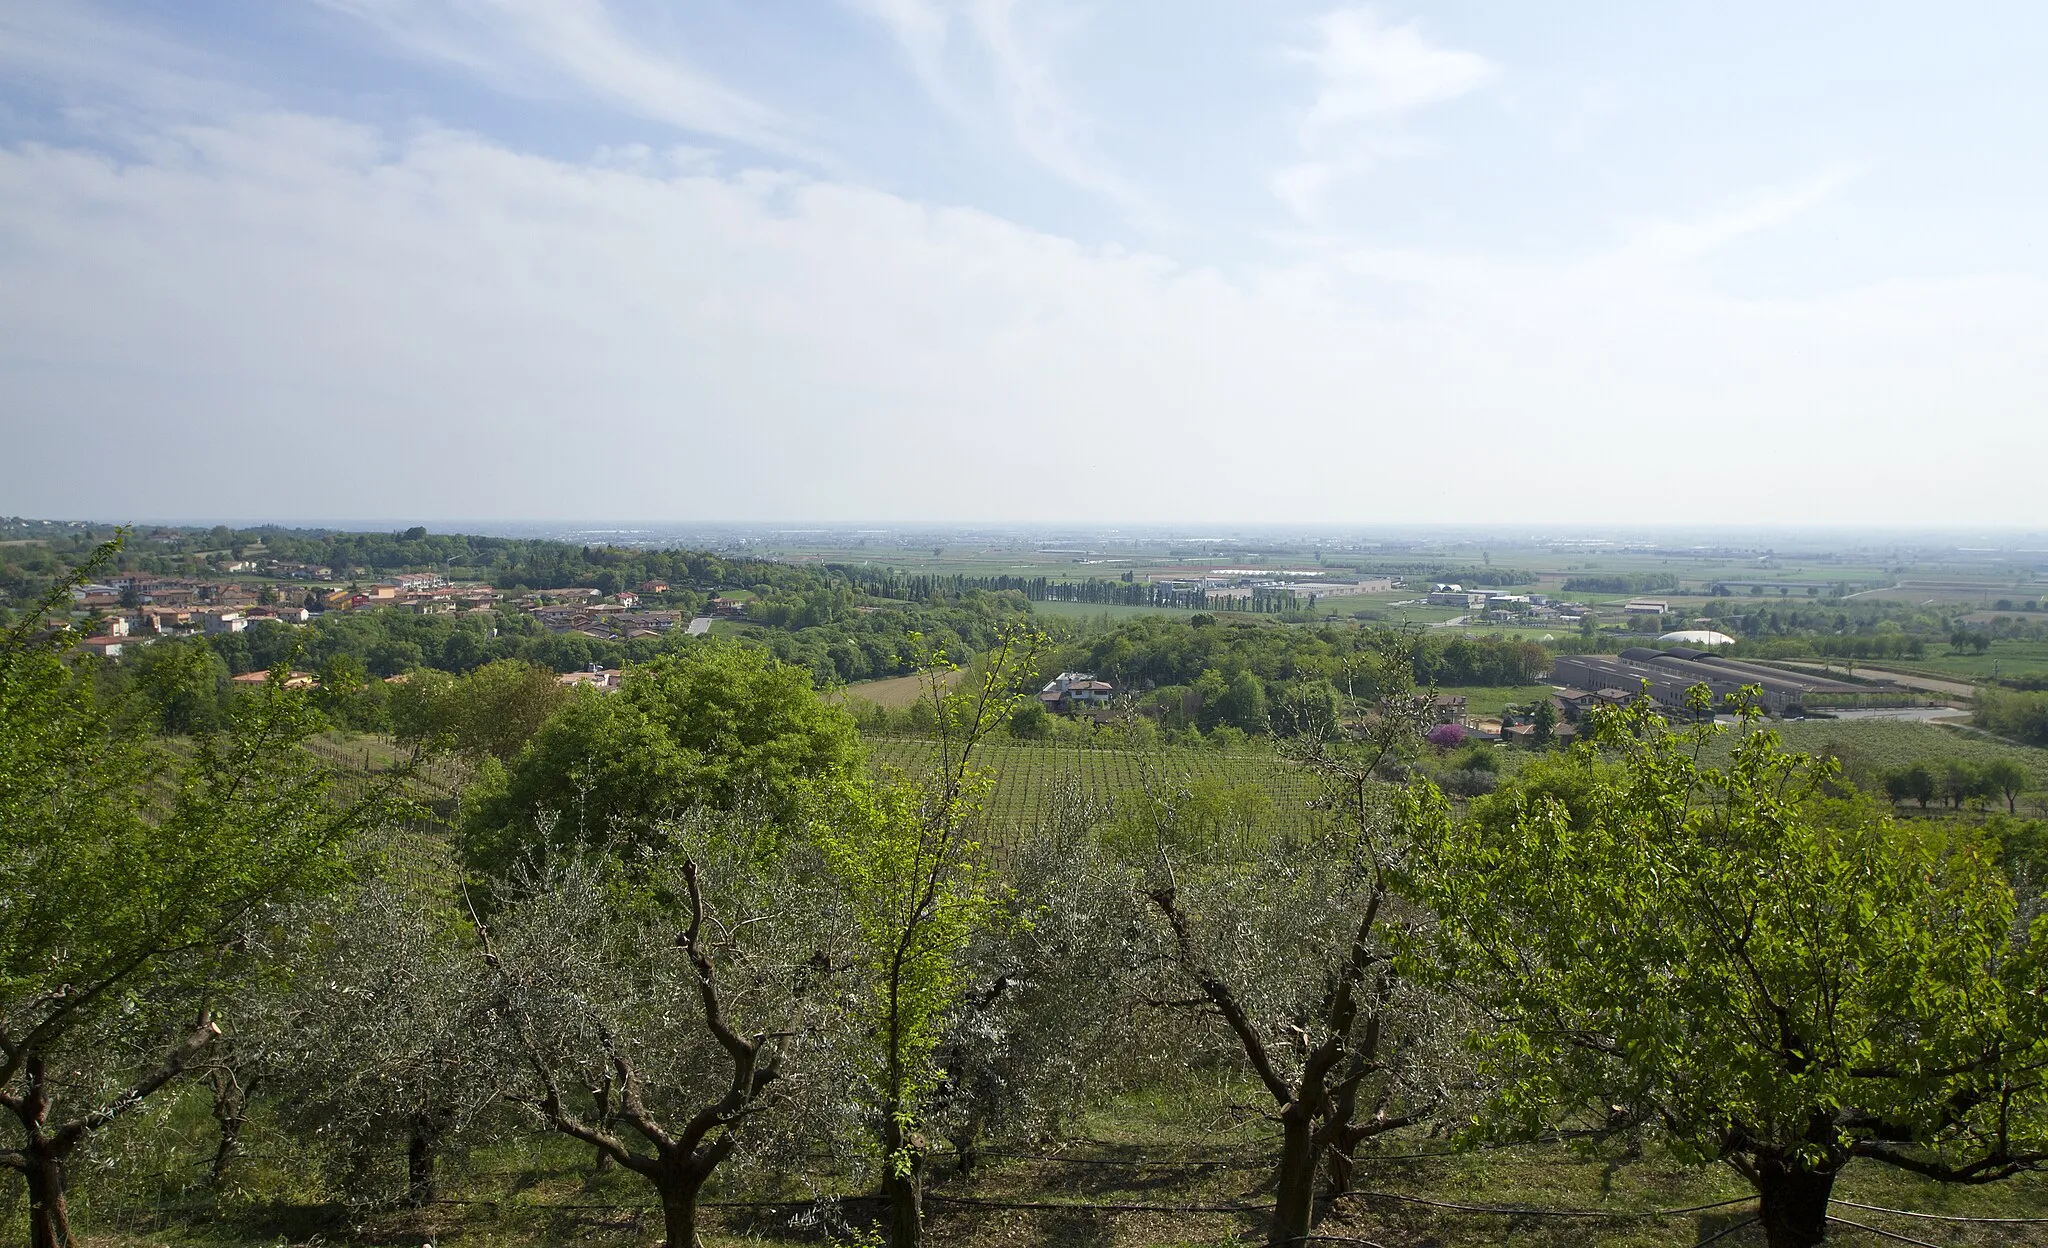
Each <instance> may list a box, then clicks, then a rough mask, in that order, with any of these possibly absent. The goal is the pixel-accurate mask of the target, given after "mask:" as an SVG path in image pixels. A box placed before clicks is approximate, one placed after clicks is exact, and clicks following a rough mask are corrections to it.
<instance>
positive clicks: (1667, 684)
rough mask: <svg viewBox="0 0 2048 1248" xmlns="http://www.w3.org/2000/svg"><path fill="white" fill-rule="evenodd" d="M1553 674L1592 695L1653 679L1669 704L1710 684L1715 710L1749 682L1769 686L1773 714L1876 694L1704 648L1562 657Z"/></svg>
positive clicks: (1633, 688) (1653, 687) (1766, 696)
mask: <svg viewBox="0 0 2048 1248" xmlns="http://www.w3.org/2000/svg"><path fill="white" fill-rule="evenodd" d="M1550 678H1551V680H1553V681H1555V682H1556V683H1558V684H1560V685H1569V686H1571V687H1572V688H1574V689H1584V690H1586V691H1587V692H1589V693H1598V692H1600V691H1601V690H1604V689H1619V690H1621V691H1622V692H1623V693H1636V692H1638V691H1640V690H1641V689H1642V688H1643V684H1644V682H1645V681H1647V682H1648V683H1649V694H1650V698H1651V700H1652V701H1654V702H1656V703H1657V705H1659V706H1662V707H1667V708H1678V707H1683V706H1684V705H1685V691H1686V690H1688V689H1690V688H1692V687H1693V686H1694V685H1705V686H1707V688H1709V689H1711V690H1712V691H1713V693H1714V709H1715V710H1717V711H1718V710H1720V709H1721V707H1722V702H1721V699H1722V697H1723V696H1724V695H1726V694H1730V693H1734V692H1736V691H1737V690H1739V689H1741V688H1742V687H1743V686H1744V685H1756V686H1758V687H1759V688H1761V689H1762V690H1763V698H1762V705H1763V708H1764V709H1765V710H1766V711H1769V712H1770V713H1771V714H1773V715H1783V714H1785V713H1786V712H1788V711H1790V712H1791V713H1793V714H1798V713H1799V712H1800V710H1801V709H1802V708H1803V707H1804V706H1805V705H1806V703H1807V700H1808V699H1809V698H1810V697H1813V696H1815V695H1828V696H1827V697H1826V700H1828V701H1834V700H1837V698H1839V697H1840V695H1851V696H1852V697H1853V696H1854V695H1859V694H1868V693H1871V692H1872V690H1871V688H1870V686H1868V685H1852V684H1849V683H1848V682H1846V681H1840V680H1825V679H1821V678H1818V677H1806V676H1799V675H1795V674H1794V673H1791V672H1788V671H1784V670H1783V669H1780V668H1775V667H1765V666H1763V665H1762V664H1759V663H1744V662H1743V661H1741V660H1740V659H1724V658H1722V657H1720V656H1719V655H1714V654H1707V653H1705V652H1703V651H1699V650H1649V649H1645V648H1643V647H1641V646H1637V647H1634V648H1632V649H1628V650H1624V651H1622V652H1621V653H1620V654H1616V655H1607V654H1561V655H1558V656H1557V659H1556V661H1555V662H1554V664H1553V665H1552V667H1551V677H1550Z"/></svg>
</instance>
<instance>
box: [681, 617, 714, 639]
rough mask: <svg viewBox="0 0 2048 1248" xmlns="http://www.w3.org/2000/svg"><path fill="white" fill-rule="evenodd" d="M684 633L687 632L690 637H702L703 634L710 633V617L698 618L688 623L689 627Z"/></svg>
mask: <svg viewBox="0 0 2048 1248" xmlns="http://www.w3.org/2000/svg"><path fill="white" fill-rule="evenodd" d="M685 631H687V632H688V633H689V634H690V636H692V637H702V636H703V635H704V634H706V633H708V632H710V631H711V617H710V616H708V615H700V616H698V617H697V618H696V619H694V620H691V621H690V627H689V628H688V629H687V630H685Z"/></svg>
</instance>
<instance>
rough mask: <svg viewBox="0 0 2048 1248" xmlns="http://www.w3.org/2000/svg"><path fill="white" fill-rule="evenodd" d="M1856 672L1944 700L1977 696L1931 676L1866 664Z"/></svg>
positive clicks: (1808, 666) (1794, 663)
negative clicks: (1879, 677) (1934, 694)
mask: <svg viewBox="0 0 2048 1248" xmlns="http://www.w3.org/2000/svg"><path fill="white" fill-rule="evenodd" d="M1782 662H1783V664H1784V666H1786V667H1797V668H1802V669H1804V670H1806V671H1809V672H1820V673H1822V674H1823V675H1825V674H1827V673H1828V672H1829V670H1830V669H1829V668H1826V667H1824V666H1822V665H1821V664H1819V663H1805V662H1801V661H1799V660H1796V659H1786V660H1782ZM1856 670H1857V673H1858V674H1859V675H1865V676H1882V677H1883V678H1884V679H1886V680H1888V681H1890V682H1891V683H1892V684H1895V685H1897V686H1898V687H1899V688H1901V689H1918V690H1920V691H1921V692H1922V693H1936V694H1940V695H1941V696H1942V697H1945V698H1975V697H1976V696H1977V686H1975V685H1971V684H1965V683H1963V682H1962V681H1958V680H1937V679H1935V678H1934V677H1932V676H1914V675H1911V674H1910V673H1907V672H1895V671H1892V670H1891V669H1890V668H1885V667H1877V666H1874V665H1872V664H1867V663H1865V664H1858V665H1857V669H1856Z"/></svg>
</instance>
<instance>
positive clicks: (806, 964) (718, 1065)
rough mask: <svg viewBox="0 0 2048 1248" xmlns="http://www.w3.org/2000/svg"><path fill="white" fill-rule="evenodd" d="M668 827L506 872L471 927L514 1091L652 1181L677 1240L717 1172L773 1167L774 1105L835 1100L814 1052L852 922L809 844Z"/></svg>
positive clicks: (825, 1034)
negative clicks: (657, 838) (621, 855)
mask: <svg viewBox="0 0 2048 1248" xmlns="http://www.w3.org/2000/svg"><path fill="white" fill-rule="evenodd" d="M757 833H758V835H757ZM669 839H670V843H671V844H673V845H674V846H675V849H674V850H673V851H672V852H669V853H665V854H663V855H660V856H659V857H649V858H647V859H644V860H640V861H635V862H631V863H623V864H622V863H620V862H619V861H618V860H617V859H613V858H607V857H602V856H594V855H584V856H579V857H577V858H574V859H570V860H566V861H557V862H554V863H550V864H546V865H544V866H541V867H537V868H534V869H531V870H521V871H518V872H515V873H514V875H513V876H512V877H511V878H510V879H508V880H506V881H505V882H503V883H502V884H501V885H500V887H499V888H498V891H497V892H496V894H495V896H494V897H493V898H492V903H493V904H492V906H491V907H490V913H489V915H488V918H487V919H485V920H483V921H482V922H481V923H480V931H481V935H482V939H483V940H484V942H485V944H486V947H487V954H486V958H487V968H486V972H485V974H484V976H483V979H484V981H485V982H486V983H487V984H488V991H489V993H490V997H491V1001H490V1013H491V1020H492V1027H493V1031H492V1039H491V1041H490V1043H491V1044H492V1047H493V1048H494V1049H495V1050H496V1051H497V1052H498V1053H499V1055H500V1058H501V1061H502V1069H501V1072H500V1076H499V1077H500V1078H501V1080H502V1081H503V1082H502V1086H503V1088H504V1091H505V1095H507V1096H508V1097H509V1098H511V1099H512V1100H513V1101H515V1102H516V1103H518V1104H519V1105H520V1106H522V1107H523V1108H524V1109H525V1111H526V1112H527V1114H528V1116H529V1118H530V1120H531V1121H532V1122H533V1124H534V1125H536V1126H538V1127H541V1128H543V1129H551V1130H555V1131H559V1132H561V1133H563V1134H565V1135H568V1136H570V1137H572V1138H575V1139H578V1140H581V1141H583V1142H584V1143H587V1144H590V1145H591V1146H592V1147H593V1148H594V1149H596V1150H597V1152H598V1153H599V1155H600V1156H602V1157H606V1158H609V1160H610V1161H612V1162H614V1163H616V1164H618V1165H620V1166H622V1167H625V1168H626V1169H628V1170H631V1171H633V1172H635V1173H637V1174H639V1175H641V1176H642V1177H644V1178H646V1179H647V1180H648V1181H649V1182H650V1183H652V1184H653V1185H654V1187H655V1189H656V1191H657V1194H658V1195H659V1196H660V1197H661V1200H662V1203H663V1206H664V1212H665V1215H666V1217H667V1225H668V1234H669V1241H670V1243H671V1244H675V1245H678V1246H679V1248H681V1246H686V1245H689V1244H691V1243H692V1242H693V1241H694V1234H695V1217H696V1201H697V1199H698V1195H699V1193H700V1192H701V1190H702V1188H703V1186H704V1184H705V1183H706V1182H707V1181H709V1179H710V1177H711V1175H712V1174H713V1172H715V1171H720V1167H721V1166H724V1165H726V1163H728V1162H730V1163H731V1168H730V1169H729V1170H725V1171H722V1172H721V1173H726V1174H731V1173H734V1172H737V1171H741V1170H744V1169H746V1168H748V1167H750V1166H767V1165H772V1164H773V1159H774V1157H775V1156H776V1153H777V1149H778V1145H784V1144H786V1141H787V1139H788V1135H787V1134H786V1132H782V1133H779V1132H778V1130H777V1126H776V1123H775V1119H776V1118H777V1117H778V1116H779V1115H784V1114H790V1113H793V1112H796V1111H797V1110H799V1109H804V1108H807V1107H808V1106H810V1105H813V1104H815V1103H816V1102H817V1101H818V1100H820V1099H821V1096H822V1099H824V1100H825V1101H827V1102H828V1103H829V1102H830V1101H831V1099H832V1097H831V1096H830V1095H829V1094H823V1093H821V1090H820V1088H819V1087H818V1086H817V1084H816V1082H815V1081H816V1080H817V1079H818V1077H819V1076H820V1075H821V1074H823V1073H825V1072H827V1071H830V1070H831V1069H832V1063H831V1062H830V1061H829V1060H814V1058H819V1059H823V1058H828V1057H829V1053H830V1049H831V1039H832V1036H833V1034H834V1029H835V1027H836V1026H837V1025H838V1022H839V1020H840V1019H841V1018H842V1017H843V1015H844V1012H845V1011H844V1004H843V1002H842V1000H841V999H840V997H841V995H843V994H841V993H840V992H839V991H838V990H837V989H836V987H835V985H834V983H833V978H834V975H833V961H832V956H831V950H832V947H833V941H832V935H833V933H834V932H835V931H836V930H843V921H841V919H840V917H839V915H838V914H837V911H836V910H835V908H834V903H833V900H832V895H831V891H830V890H829V889H827V888H824V887H822V880H821V876H820V872H819V870H818V865H817V862H816V860H815V858H814V856H813V855H811V854H810V853H809V852H808V851H807V849H806V848H805V847H804V846H803V845H802V844H801V843H793V844H782V843H778V841H777V839H776V838H775V837H774V835H773V834H772V833H771V832H767V831H764V830H762V829H760V828H757V827H753V826H749V825H748V824H746V823H745V822H744V821H723V822H715V823H714V822H705V823H700V824H695V825H691V826H687V827H684V828H681V829H678V830H676V831H675V832H674V834H673V835H672V836H671V837H670V838H669Z"/></svg>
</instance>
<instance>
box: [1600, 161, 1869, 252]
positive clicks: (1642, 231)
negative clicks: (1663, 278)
mask: <svg viewBox="0 0 2048 1248" xmlns="http://www.w3.org/2000/svg"><path fill="white" fill-rule="evenodd" d="M1854 177H1855V173H1854V172H1853V171H1851V170H1848V169H1830V170H1826V171H1824V172H1822V173H1820V174H1818V175H1817V176H1815V177H1811V178H1808V179H1806V180H1804V181H1801V182H1798V183H1796V184H1793V185H1790V186H1782V187H1769V188H1765V189H1763V190H1760V191H1754V192H1751V193H1750V194H1748V195H1746V196H1744V197H1742V198H1740V199H1739V200H1738V201H1736V202H1735V203H1733V204H1731V205H1730V206H1728V207H1726V208H1724V209H1723V210H1722V211H1720V212H1716V213H1713V214H1711V215H1707V216H1704V217H1699V218H1695V219H1691V220H1682V221H1655V222H1651V223H1649V224H1647V225H1644V226H1642V227H1640V228H1638V229H1637V230H1636V232H1635V238H1634V245H1635V247H1636V248H1637V249H1638V250H1640V251H1643V252H1646V253H1663V254H1665V255H1669V256H1673V257H1684V256H1694V255H1701V254H1704V253H1706V252H1710V251H1712V250H1714V249H1715V248H1717V247H1721V246H1723V245H1724V244H1727V243H1731V242H1734V241H1735V240H1736V239H1739V238H1743V237H1745V236H1747V235H1750V234H1755V233H1758V232H1759V231H1762V230H1768V229H1770V228H1771V227H1773V226H1777V225H1782V224H1784V223H1786V222H1788V221H1791V220H1792V219H1794V218H1795V217H1799V216H1802V215H1804V214H1805V213H1808V212H1810V211H1812V210H1813V209H1815V208H1818V207H1820V206H1821V205H1822V204H1824V203H1826V202H1827V201H1828V200H1830V199H1833V198H1834V196H1835V193H1836V192H1837V191H1839V190H1841V189H1842V187H1844V186H1846V185H1848V183H1849V182H1850V181H1852V180H1853V179H1854Z"/></svg>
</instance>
